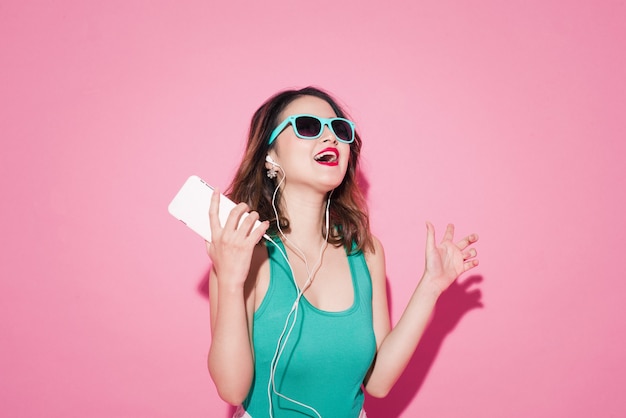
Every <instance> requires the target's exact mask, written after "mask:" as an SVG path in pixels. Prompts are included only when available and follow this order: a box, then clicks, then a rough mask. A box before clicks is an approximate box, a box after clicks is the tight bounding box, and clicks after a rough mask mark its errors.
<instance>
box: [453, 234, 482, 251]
mask: <svg viewBox="0 0 626 418" xmlns="http://www.w3.org/2000/svg"><path fill="white" fill-rule="evenodd" d="M476 241H478V235H477V234H470V235H468V236H466V237H465V238H463V239H462V240H460V241H459V242H457V243H456V246H457V247H459V249H460V250H461V251H463V250H464V249H466V248H467V247H469V246H470V245H472V244H473V243H475V242H476Z"/></svg>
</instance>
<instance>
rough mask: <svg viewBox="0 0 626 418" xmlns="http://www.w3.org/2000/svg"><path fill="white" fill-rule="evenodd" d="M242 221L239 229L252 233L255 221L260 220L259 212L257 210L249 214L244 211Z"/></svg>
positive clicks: (247, 233) (246, 233)
mask: <svg viewBox="0 0 626 418" xmlns="http://www.w3.org/2000/svg"><path fill="white" fill-rule="evenodd" d="M241 216H244V218H243V219H241V221H239V226H238V229H239V230H240V231H241V232H242V233H244V234H245V236H248V235H250V232H251V231H252V230H253V229H254V225H255V222H256V221H258V220H259V214H258V213H257V212H255V211H252V212H249V213H248V214H247V215H246V214H245V213H244V214H242V215H241Z"/></svg>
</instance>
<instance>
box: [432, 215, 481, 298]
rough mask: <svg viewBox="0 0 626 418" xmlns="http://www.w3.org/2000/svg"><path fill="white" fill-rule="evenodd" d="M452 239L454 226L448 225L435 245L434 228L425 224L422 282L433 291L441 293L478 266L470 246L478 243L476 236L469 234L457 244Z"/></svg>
mask: <svg viewBox="0 0 626 418" xmlns="http://www.w3.org/2000/svg"><path fill="white" fill-rule="evenodd" d="M453 239H454V225H452V224H448V227H447V228H446V232H445V234H444V235H443V239H442V240H441V243H439V245H437V244H436V243H435V228H434V227H433V225H432V224H431V223H430V222H426V269H425V271H424V278H423V280H427V281H428V282H429V283H430V284H432V285H433V286H434V287H435V290H437V291H439V292H443V291H444V290H446V289H447V288H448V286H450V284H452V282H454V281H455V280H456V278H457V277H459V276H460V275H461V274H463V273H465V272H466V271H468V270H471V269H473V268H474V267H476V266H477V265H478V259H477V258H476V255H477V251H476V249H475V248H472V247H471V245H472V244H474V243H475V242H476V241H478V235H477V234H470V235H468V236H467V237H465V238H463V239H462V240H460V241H459V242H457V243H454V242H453Z"/></svg>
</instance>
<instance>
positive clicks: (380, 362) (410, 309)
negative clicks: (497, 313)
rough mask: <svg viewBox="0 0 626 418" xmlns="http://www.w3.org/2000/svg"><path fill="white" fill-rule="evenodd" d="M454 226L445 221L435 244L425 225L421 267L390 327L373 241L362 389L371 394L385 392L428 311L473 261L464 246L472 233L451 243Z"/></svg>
mask: <svg viewBox="0 0 626 418" xmlns="http://www.w3.org/2000/svg"><path fill="white" fill-rule="evenodd" d="M453 236H454V226H452V225H448V228H447V229H446V233H445V235H444V238H443V240H442V242H441V243H440V244H439V245H436V244H435V231H434V228H433V227H432V225H431V224H430V223H428V224H427V235H426V268H425V270H424V274H423V276H422V278H421V280H420V281H419V284H418V286H417V287H416V289H415V291H414V292H413V295H412V296H411V299H410V300H409V303H408V305H407V307H406V309H405V311H404V313H403V314H402V316H401V318H400V320H399V321H398V323H397V324H396V326H395V327H394V328H393V330H390V326H389V314H388V311H387V306H386V302H385V303H383V301H382V300H381V299H382V298H383V297H384V298H385V300H386V297H387V296H386V284H385V280H386V278H385V267H384V263H385V260H384V254H383V251H382V246H381V245H380V243H377V247H378V248H376V253H375V254H373V255H371V256H369V257H368V266H369V267H370V273H371V275H372V286H373V297H372V308H373V316H374V332H375V334H376V341H377V346H378V351H377V354H376V360H375V363H374V365H373V367H372V370H371V371H370V374H369V376H368V379H367V381H366V382H365V388H366V390H367V391H368V393H370V394H371V395H372V396H376V397H383V396H386V395H387V394H388V393H389V391H390V390H391V388H392V387H393V385H394V384H395V382H396V381H397V380H398V378H399V377H400V375H401V374H402V372H403V371H404V369H405V368H406V366H407V364H408V362H409V360H410V359H411V356H412V355H413V352H414V351H415V349H416V347H417V344H418V343H419V341H420V339H421V337H422V335H423V333H424V330H425V329H426V326H427V325H428V322H429V320H430V317H431V315H432V313H433V310H434V307H435V303H436V302H437V299H438V298H439V296H440V295H441V293H442V292H443V291H444V290H445V289H447V288H448V286H449V285H450V284H451V283H452V282H453V281H454V280H456V278H457V277H458V276H459V275H461V274H462V273H463V272H465V271H467V270H470V269H471V268H473V267H475V266H477V265H478V260H476V259H475V258H474V257H475V256H476V250H475V249H473V248H469V246H470V245H471V244H473V243H474V242H476V241H477V240H478V236H477V235H475V234H472V235H469V236H468V237H466V238H464V239H463V240H461V241H459V242H458V243H456V244H455V243H453V242H452V239H453Z"/></svg>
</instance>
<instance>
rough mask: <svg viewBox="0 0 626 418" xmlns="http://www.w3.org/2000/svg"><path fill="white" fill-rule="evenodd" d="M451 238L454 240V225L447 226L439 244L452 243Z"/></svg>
mask: <svg viewBox="0 0 626 418" xmlns="http://www.w3.org/2000/svg"><path fill="white" fill-rule="evenodd" d="M453 238H454V225H453V224H448V226H447V227H446V233H445V234H443V239H442V240H441V242H443V241H452V239H453Z"/></svg>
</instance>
